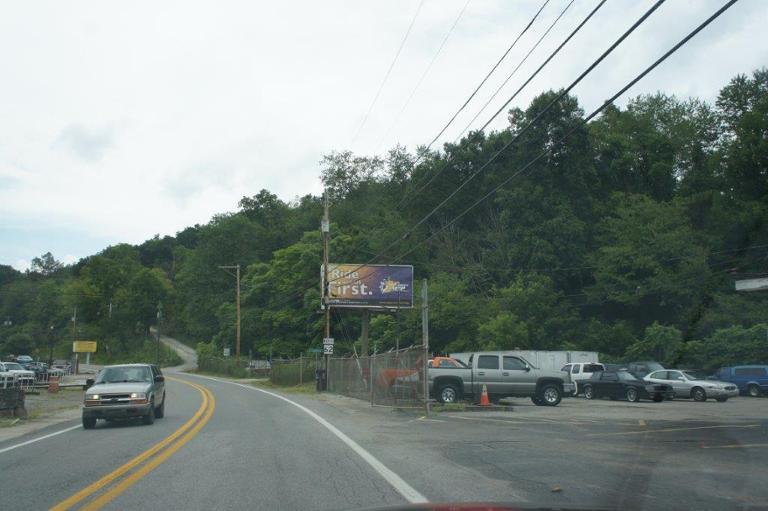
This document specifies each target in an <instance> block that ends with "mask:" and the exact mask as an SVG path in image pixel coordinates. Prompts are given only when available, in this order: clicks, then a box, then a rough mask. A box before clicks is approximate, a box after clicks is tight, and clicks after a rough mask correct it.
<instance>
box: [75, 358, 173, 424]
mask: <svg viewBox="0 0 768 511" xmlns="http://www.w3.org/2000/svg"><path fill="white" fill-rule="evenodd" d="M88 383H89V384H91V383H92V384H93V385H92V386H90V387H89V388H88V390H86V392H85V398H84V402H83V428H84V429H93V428H94V427H95V426H96V420H97V419H105V420H114V419H129V418H133V417H141V418H142V420H143V421H144V424H152V423H153V422H155V418H162V417H163V416H164V415H165V377H164V376H163V373H162V372H161V371H160V368H159V367H157V366H155V365H151V364H125V365H114V366H107V367H105V368H104V369H102V370H101V371H99V374H98V375H97V376H96V379H95V380H93V381H91V380H88Z"/></svg>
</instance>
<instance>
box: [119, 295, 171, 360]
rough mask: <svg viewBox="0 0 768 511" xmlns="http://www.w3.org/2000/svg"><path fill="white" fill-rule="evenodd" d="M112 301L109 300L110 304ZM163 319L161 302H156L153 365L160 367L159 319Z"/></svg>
mask: <svg viewBox="0 0 768 511" xmlns="http://www.w3.org/2000/svg"><path fill="white" fill-rule="evenodd" d="M111 305H112V303H111V302H110V306H111ZM162 319H163V302H157V329H156V332H157V343H156V344H155V365H156V366H157V367H160V321H162Z"/></svg>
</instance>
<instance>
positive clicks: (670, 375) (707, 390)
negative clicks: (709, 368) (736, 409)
mask: <svg viewBox="0 0 768 511" xmlns="http://www.w3.org/2000/svg"><path fill="white" fill-rule="evenodd" d="M644 380H645V381H647V382H651V383H666V384H667V385H670V386H671V387H672V388H673V389H674V391H675V397H682V398H691V399H693V400H694V401H699V402H701V401H706V400H707V399H714V400H715V401H719V402H721V403H724V402H726V401H728V398H731V397H736V396H738V395H739V389H738V388H737V387H736V385H734V384H733V383H729V382H725V381H716V380H707V379H706V377H705V376H704V375H702V374H697V373H696V372H694V371H684V370H678V369H664V370H663V371H654V372H652V373H651V374H649V375H647V376H645V378H644Z"/></svg>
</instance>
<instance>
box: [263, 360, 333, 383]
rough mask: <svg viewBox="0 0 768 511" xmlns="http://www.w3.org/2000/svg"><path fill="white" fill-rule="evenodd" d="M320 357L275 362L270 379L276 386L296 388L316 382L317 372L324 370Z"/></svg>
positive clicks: (273, 362)
mask: <svg viewBox="0 0 768 511" xmlns="http://www.w3.org/2000/svg"><path fill="white" fill-rule="evenodd" d="M322 366H323V360H322V358H319V357H299V358H295V359H290V360H273V361H272V371H271V373H270V376H269V379H270V381H271V382H272V383H274V384H275V385H282V386H296V385H303V384H305V383H314V382H315V370H316V369H322Z"/></svg>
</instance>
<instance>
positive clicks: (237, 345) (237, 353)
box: [219, 264, 240, 360]
mask: <svg viewBox="0 0 768 511" xmlns="http://www.w3.org/2000/svg"><path fill="white" fill-rule="evenodd" d="M219 268H221V269H222V270H224V271H226V272H227V273H229V272H228V271H227V270H236V274H235V275H232V274H231V273H229V274H230V275H232V276H233V277H235V279H236V280H237V293H236V294H237V297H236V300H235V301H236V304H237V305H236V307H237V334H236V336H235V358H237V359H238V360H240V265H239V264H237V265H234V266H219Z"/></svg>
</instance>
